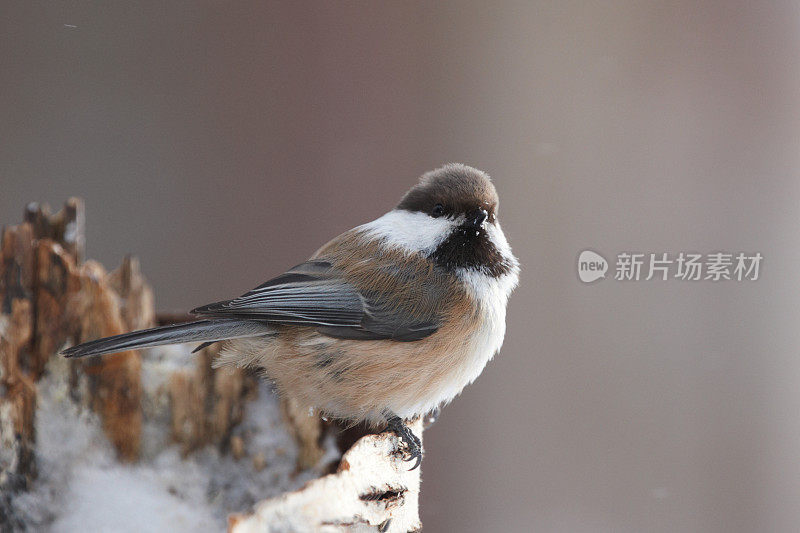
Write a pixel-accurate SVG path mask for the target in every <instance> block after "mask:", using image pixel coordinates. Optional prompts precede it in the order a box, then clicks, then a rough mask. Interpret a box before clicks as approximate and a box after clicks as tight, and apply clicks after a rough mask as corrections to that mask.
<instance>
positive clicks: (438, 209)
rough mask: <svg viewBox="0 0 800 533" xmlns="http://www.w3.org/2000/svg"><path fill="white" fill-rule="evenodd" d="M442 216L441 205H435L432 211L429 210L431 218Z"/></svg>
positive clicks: (442, 207)
mask: <svg viewBox="0 0 800 533" xmlns="http://www.w3.org/2000/svg"><path fill="white" fill-rule="evenodd" d="M442 215H444V206H443V205H442V204H436V205H435V206H433V209H432V210H431V216H432V217H434V218H438V217H440V216H442Z"/></svg>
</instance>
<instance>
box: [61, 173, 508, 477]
mask: <svg viewBox="0 0 800 533" xmlns="http://www.w3.org/2000/svg"><path fill="white" fill-rule="evenodd" d="M498 204H499V200H498V195H497V191H496V189H495V187H494V185H493V183H492V181H491V179H490V177H489V176H488V175H487V174H486V173H485V172H483V171H480V170H478V169H476V168H473V167H470V166H467V165H463V164H457V163H450V164H446V165H444V166H442V167H441V168H438V169H436V170H433V171H430V172H427V173H425V174H423V175H422V176H421V177H420V179H419V181H418V183H416V184H415V185H414V186H413V187H412V188H411V189H410V190H409V191H408V192H407V193H406V194H405V195H404V196H403V197H402V199H401V200H400V203H399V204H397V206H396V207H395V208H393V209H391V210H390V211H388V212H387V213H386V214H384V215H383V216H381V217H379V218H377V219H375V220H373V221H371V222H368V223H366V224H362V225H360V226H357V227H355V228H353V229H351V230H349V231H346V232H345V233H343V234H341V235H339V236H338V237H336V238H334V239H333V240H331V241H330V242H328V243H327V244H325V245H324V246H322V247H321V248H320V249H318V250H317V251H316V252H315V253H314V254H313V255H311V257H310V258H309V259H308V260H307V261H305V262H303V263H301V264H299V265H297V266H295V267H293V268H290V269H289V270H287V271H286V272H284V273H283V274H281V275H279V276H277V277H274V278H272V279H270V280H269V281H267V282H265V283H263V284H261V285H259V286H258V287H256V288H255V289H253V290H251V291H249V292H247V293H245V294H243V295H242V296H239V297H237V298H233V299H230V300H225V301H221V302H216V303H211V304H208V305H203V306H201V307H197V308H196V309H193V310H192V311H191V314H192V315H194V316H195V317H196V318H197V320H195V321H193V322H189V323H182V324H173V325H167V326H161V327H156V328H151V329H145V330H140V331H134V332H131V333H124V334H121V335H115V336H113V337H107V338H102V339H98V340H93V341H89V342H85V343H83V344H78V345H76V346H72V347H69V348H66V349H64V350H63V351H62V352H61V353H62V354H63V356H64V357H68V358H73V357H87V356H99V355H104V354H110V353H115V352H120V351H126V350H132V349H139V348H146V347H152V346H159V345H166V344H180V343H189V342H199V343H201V344H200V345H199V346H198V347H197V349H196V350H195V351H197V350H199V349H201V348H203V347H205V346H208V345H210V344H213V343H216V342H220V343H222V344H221V346H220V351H219V356H218V358H217V360H216V361H215V362H214V364H215V366H216V367H220V366H226V365H232V366H236V367H253V368H256V369H258V370H260V371H261V372H263V374H264V375H265V376H266V377H267V378H268V379H269V380H271V381H272V382H273V383H274V385H275V388H276V389H277V391H278V393H279V394H282V395H289V396H291V397H292V398H293V399H294V400H295V401H297V403H298V405H302V406H303V407H308V408H309V410H311V411H317V412H319V413H321V414H322V415H323V416H324V417H325V418H332V419H338V420H341V421H344V422H348V423H353V424H356V423H366V424H367V425H368V426H370V427H373V428H385V430H386V431H391V432H394V433H396V434H397V436H398V438H399V442H400V445H401V446H402V448H403V455H404V456H405V457H404V458H405V459H406V460H407V461H411V460H415V464H414V465H413V467H412V469H414V468H416V467H417V466H419V464H420V461H421V460H422V454H423V450H422V445H421V441H420V439H419V437H418V436H417V435H415V434H414V432H413V431H412V430H411V429H410V428H409V427H408V422H410V421H413V420H416V419H418V418H419V417H422V416H425V415H426V414H428V413H431V412H434V411H437V412H438V409H439V408H440V407H442V406H444V405H446V404H447V403H449V402H450V401H451V400H453V399H454V398H455V397H456V396H457V395H458V394H459V393H460V392H461V391H462V389H463V388H464V387H465V386H467V385H468V384H470V383H472V382H473V381H474V380H475V379H476V378H477V377H478V376H479V375H480V373H481V372H482V371H483V369H484V367H485V366H486V364H487V363H488V361H489V360H491V359H492V358H493V357H494V356H495V354H496V353H497V352H498V351H499V350H500V348H501V346H502V344H503V339H504V337H505V331H506V307H507V304H508V300H509V296H510V295H511V293H512V291H513V290H514V289H515V287H516V286H517V284H518V281H519V271H520V266H519V262H518V260H517V259H516V257H514V254H513V253H512V250H511V247H510V245H509V243H508V241H507V239H506V237H505V235H504V233H503V230H502V229H501V227H500V221H499V219H498V208H499V205H498Z"/></svg>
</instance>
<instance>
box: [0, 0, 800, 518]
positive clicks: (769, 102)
mask: <svg viewBox="0 0 800 533" xmlns="http://www.w3.org/2000/svg"><path fill="white" fill-rule="evenodd" d="M695 4H696V3H695V2H671V3H662V4H658V5H656V4H654V3H636V2H574V3H567V2H548V3H492V4H491V5H489V4H488V3H483V2H460V3H453V4H439V3H435V4H430V3H428V2H403V3H400V2H397V3H371V2H359V3H353V2H349V3H337V4H334V3H327V2H326V3H323V2H285V3H263V2H253V3H249V4H245V3H223V2H207V1H206V2H169V3H162V2H144V3H142V2H135V3H129V2H114V3H90V2H61V3H38V2H22V1H15V2H3V3H2V5H1V6H0V72H2V75H3V82H2V83H1V84H0V117H1V120H0V183H1V184H2V187H1V188H0V190H2V194H1V195H0V224H8V223H13V222H15V221H17V220H19V218H20V216H21V211H22V206H23V205H24V203H25V202H27V201H30V200H39V201H48V202H50V203H51V204H55V205H59V204H60V203H61V202H62V201H63V200H64V199H65V198H66V197H68V196H70V195H78V196H82V197H83V198H85V199H86V204H87V211H88V216H87V219H88V220H87V224H88V226H87V234H88V255H89V256H90V257H94V258H96V259H99V260H100V261H102V262H103V263H104V264H106V265H107V266H109V267H112V266H115V265H116V264H117V263H118V262H119V260H120V259H121V257H122V256H123V255H124V254H125V253H128V252H132V253H135V254H137V255H138V256H139V257H140V258H141V260H142V264H143V267H144V270H145V273H146V275H147V276H148V278H149V280H150V281H151V282H152V284H153V285H154V287H155V290H156V295H157V300H158V306H159V308H161V309H175V310H177V309H186V308H190V307H192V306H195V305H198V304H202V303H206V302H208V301H212V300H217V299H222V298H226V297H230V296H232V295H235V294H239V293H241V292H243V291H245V290H247V289H249V288H251V287H252V286H254V285H256V284H258V283H260V282H261V281H263V280H264V279H266V278H268V277H270V276H272V275H275V274H278V273H280V272H281V271H282V269H284V268H285V267H288V266H290V265H293V264H296V263H298V262H300V261H302V260H303V259H305V258H306V257H307V256H308V255H309V254H310V253H311V252H313V251H314V250H315V249H316V247H317V246H318V245H320V244H322V243H323V242H325V241H326V240H327V239H328V238H329V237H332V236H334V235H335V234H337V233H339V232H340V231H343V230H345V229H347V228H350V227H351V226H353V225H356V224H359V223H362V222H366V221H368V220H370V219H372V218H374V217H376V216H378V215H380V214H381V213H383V212H384V211H386V210H387V209H388V208H390V207H391V206H392V205H393V204H394V203H395V202H396V201H397V200H398V199H399V197H400V195H401V194H402V193H403V192H404V191H405V189H407V188H408V187H409V186H410V185H411V184H412V183H413V182H414V180H415V179H416V177H417V176H418V175H419V174H421V173H422V172H423V171H425V170H429V169H431V168H434V167H436V166H438V165H440V164H441V163H444V162H447V161H461V162H465V163H468V164H472V165H474V166H477V167H480V168H482V169H485V170H487V171H488V172H489V173H490V174H491V175H492V176H493V177H494V179H495V183H496V185H497V188H498V189H499V192H500V196H501V199H502V213H501V219H502V221H503V224H504V228H505V229H506V233H507V235H508V236H509V239H510V241H511V243H512V245H513V246H514V249H515V251H516V253H517V255H518V256H519V257H520V260H521V261H522V264H523V265H524V272H523V278H522V284H521V286H520V288H519V289H518V291H517V293H516V294H515V295H514V297H513V298H512V301H511V304H510V310H509V323H508V335H507V339H506V344H505V347H504V349H503V351H502V353H501V354H500V355H499V356H498V357H497V358H496V359H495V361H493V362H492V363H491V364H490V365H489V366H488V367H487V369H486V371H485V372H484V374H483V375H482V376H481V378H480V379H479V380H478V381H477V382H476V384H474V385H473V386H471V387H469V388H467V389H466V391H465V392H464V394H463V395H462V396H461V397H460V398H459V399H458V400H457V401H455V403H454V404H452V405H451V406H450V407H449V408H447V409H445V410H444V412H443V415H442V417H441V419H440V421H439V422H437V424H436V425H435V426H434V427H433V428H432V429H431V430H430V431H428V432H427V433H426V441H425V445H426V449H427V456H426V460H425V463H424V467H423V469H424V470H423V474H424V483H423V508H422V515H423V523H424V524H425V530H426V531H462V532H483V531H545V532H561V531H566V532H583V531H586V532H597V531H615V532H616V531H626V532H628V531H630V532H637V531H663V532H673V531H720V532H723V531H724V532H731V531H741V532H751V531H794V530H796V528H797V523H798V521H800V506H798V502H800V460H798V457H800V353H798V349H797V347H798V340H800V328H799V327H798V318H800V299H799V298H798V296H797V291H798V283H797V278H796V272H797V269H798V266H799V265H800V248H799V247H798V230H797V225H798V220H800V203H799V202H798V193H799V192H800V181H799V180H798V173H799V171H800V105H799V104H798V103H799V102H800V100H798V97H800V94H799V90H800V63H799V62H798V61H799V59H798V58H800V8H798V6H797V4H796V3H794V2H785V3H782V2H776V3H769V4H767V3H762V5H760V6H756V5H755V3H753V2H728V1H717V2H705V3H703V6H697V5H695ZM584 248H591V249H594V250H597V251H599V252H601V253H603V254H604V255H606V257H607V258H609V259H612V260H613V257H614V255H615V254H616V253H618V252H621V251H643V252H678V251H699V252H713V251H719V250H723V251H728V252H739V251H747V252H755V251H759V252H761V253H762V254H763V255H764V257H765V259H764V263H763V265H762V273H761V279H760V280H759V281H756V282H726V283H718V284H714V283H712V282H710V281H702V282H695V283H689V282H681V281H667V282H661V281H651V282H644V281H640V282H631V283H621V282H617V281H613V280H612V279H607V280H605V281H600V282H597V283H595V284H592V285H583V284H581V283H580V282H579V281H578V279H577V276H576V273H575V260H576V257H577V254H578V252H580V251H581V250H583V249H584Z"/></svg>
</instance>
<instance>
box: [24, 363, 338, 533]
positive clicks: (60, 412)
mask: <svg viewBox="0 0 800 533" xmlns="http://www.w3.org/2000/svg"><path fill="white" fill-rule="evenodd" d="M185 351H186V352H188V350H185ZM177 352H179V350H175V349H174V348H170V349H168V350H150V351H149V352H148V353H147V354H146V357H144V358H143V359H144V365H143V383H144V384H145V396H146V400H147V401H150V402H154V400H153V398H155V396H156V391H157V388H158V384H159V383H163V382H164V380H165V379H166V378H165V376H166V375H168V374H169V373H170V372H171V371H172V370H174V369H175V368H177V367H180V366H183V365H185V364H190V361H191V360H190V358H189V357H188V356H186V355H187V354H182V353H177ZM62 364H64V365H65V364H66V362H64V361H61V360H57V359H56V358H54V359H53V361H52V367H50V368H49V375H47V376H45V377H44V378H43V379H42V380H41V381H40V382H39V383H38V390H39V398H38V406H37V413H36V431H37V445H36V459H37V465H38V470H39V475H38V478H37V479H36V481H35V482H34V486H33V487H32V489H31V490H30V491H29V492H23V493H20V494H17V495H15V496H13V501H12V506H13V511H14V513H15V514H16V515H17V516H18V517H19V518H21V519H22V521H23V522H24V523H25V524H26V525H27V526H28V527H29V529H30V530H32V531H50V532H53V533H77V532H81V533H82V532H85V531H92V532H115V533H125V532H137V533H138V532H141V531H171V532H175V533H182V532H187V533H189V532H191V533H199V532H204V531H224V530H225V528H226V523H227V522H226V521H227V516H228V514H230V513H236V512H246V511H249V510H250V508H251V507H252V505H253V504H254V503H256V502H258V501H260V500H263V499H264V498H269V497H274V496H277V495H279V494H281V493H283V492H286V491H290V490H296V489H298V488H300V487H301V486H302V485H303V484H305V483H306V482H308V481H310V480H311V479H314V478H317V477H319V476H320V474H321V471H320V470H317V471H314V470H310V471H306V472H301V473H299V474H296V473H295V460H296V450H295V446H294V442H293V440H292V438H291V436H290V435H289V434H288V432H287V430H286V428H285V427H284V426H283V422H282V421H281V414H280V407H279V404H278V401H277V398H276V397H275V396H274V395H273V394H272V393H271V392H270V391H269V388H268V387H267V385H261V386H260V388H259V396H258V399H257V400H254V401H252V402H250V403H249V404H248V405H247V407H246V411H245V412H246V414H245V419H244V421H243V422H242V423H241V424H240V425H239V426H237V427H236V428H235V430H234V434H237V435H240V436H242V438H243V439H244V441H245V443H246V448H247V450H246V451H247V456H245V457H243V458H242V459H240V460H238V461H237V460H235V459H234V458H233V457H231V456H230V455H223V454H221V453H220V452H219V450H217V448H216V447H213V446H207V447H205V448H203V449H201V450H198V451H197V452H195V453H192V454H191V455H189V456H188V457H187V458H181V455H180V453H179V450H178V448H177V447H176V446H175V445H170V444H168V442H169V439H168V431H169V429H168V427H166V426H165V424H164V421H163V418H164V417H163V416H162V417H161V418H162V420H160V419H158V418H155V419H154V418H152V416H153V414H154V413H157V412H159V411H160V408H159V407H158V405H157V403H158V402H155V403H153V404H152V405H149V406H148V405H145V408H144V412H145V428H144V430H145V434H144V438H145V440H147V439H152V438H153V437H155V436H156V434H157V433H158V432H161V433H162V435H161V437H162V439H161V441H163V442H164V447H161V448H160V449H159V447H158V446H155V448H154V449H152V450H149V451H147V452H146V453H143V454H142V455H143V458H142V460H141V461H140V462H138V463H136V464H133V465H125V464H120V463H119V462H117V460H116V457H115V453H114V450H113V448H112V446H111V444H110V443H109V442H108V440H107V439H106V437H105V435H104V434H103V431H102V429H101V424H100V421H99V420H98V418H97V416H96V415H95V414H94V413H92V412H91V411H90V410H89V409H87V408H85V407H82V406H79V405H78V404H76V403H75V401H74V400H73V399H72V398H70V395H69V387H68V385H67V381H66V376H68V372H66V371H65V367H61V366H60V365H62ZM148 411H151V412H150V413H148ZM155 440H156V441H158V439H155ZM146 447H147V446H145V448H146ZM326 447H327V454H326V457H325V458H324V459H323V460H322V461H320V468H323V467H324V466H325V465H326V464H327V462H328V461H330V460H333V459H334V458H337V457H338V454H337V452H336V450H335V444H334V442H333V440H332V439H329V440H328V441H327V443H326ZM256 454H261V455H263V457H264V458H265V459H266V464H267V466H266V468H264V469H263V470H262V471H260V472H259V471H257V470H256V469H255V468H254V467H253V460H252V458H253V457H254V456H255V455H256Z"/></svg>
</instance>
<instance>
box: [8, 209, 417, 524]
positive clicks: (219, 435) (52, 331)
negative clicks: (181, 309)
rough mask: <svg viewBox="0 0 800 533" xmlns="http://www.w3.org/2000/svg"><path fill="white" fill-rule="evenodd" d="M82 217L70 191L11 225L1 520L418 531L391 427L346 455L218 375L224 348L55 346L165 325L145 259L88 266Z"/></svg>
mask: <svg viewBox="0 0 800 533" xmlns="http://www.w3.org/2000/svg"><path fill="white" fill-rule="evenodd" d="M83 227H84V216H83V204H82V202H81V201H80V200H78V199H74V198H73V199H70V200H68V201H67V203H66V205H65V206H64V208H63V209H62V210H61V211H59V212H58V213H55V214H51V213H50V210H49V208H48V207H47V206H40V205H38V204H30V205H29V206H28V207H27V208H26V210H25V214H24V219H23V222H22V223H21V224H19V225H17V226H13V227H8V228H4V229H3V231H2V240H1V241H0V530H2V531H25V530H36V531H39V530H43V529H44V530H47V529H48V528H53V529H55V530H59V531H73V530H74V531H78V530H91V529H102V528H106V529H114V530H117V531H126V530H127V531H136V530H139V529H151V530H153V529H158V528H159V527H158V525H159V524H160V525H161V526H163V527H165V528H168V529H170V530H172V531H182V530H185V531H190V530H192V531H195V530H197V528H198V527H201V528H203V529H204V530H209V529H211V530H214V529H224V528H225V527H226V524H227V528H228V529H229V531H234V532H239V533H242V532H253V531H265V532H266V531H281V532H303V531H332V532H333V531H377V530H380V531H397V532H401V531H413V530H417V529H419V527H420V523H419V516H418V498H419V483H420V477H419V476H420V474H419V469H417V470H414V471H409V470H408V468H409V464H408V463H405V462H404V461H402V460H401V459H400V458H398V457H397V456H396V453H395V452H396V449H397V446H398V444H399V443H398V441H397V438H396V437H395V436H394V435H392V434H381V435H366V436H360V435H359V436H360V438H358V439H357V440H356V441H355V444H353V445H352V446H350V447H349V450H346V452H345V453H344V455H343V456H341V452H340V450H339V447H338V446H337V438H336V433H337V431H338V430H337V428H336V426H335V425H332V424H330V423H324V422H323V421H321V420H320V419H319V418H318V417H313V416H311V415H310V414H309V413H308V412H307V410H303V409H300V408H299V407H298V406H297V405H295V404H294V403H293V402H292V400H291V398H287V399H284V400H283V401H282V402H281V405H279V403H278V400H277V399H276V398H275V397H274V395H273V394H271V393H270V391H269V390H268V388H267V387H266V386H265V385H264V383H263V382H259V380H258V379H257V378H256V377H255V376H253V375H251V374H248V373H246V372H245V371H243V370H235V371H231V370H228V369H224V370H214V369H212V361H213V360H214V358H215V357H216V355H217V348H216V346H215V345H212V346H209V347H207V348H204V349H203V350H201V351H200V352H199V353H198V354H195V355H194V356H192V355H191V354H190V353H189V349H188V348H177V347H163V348H152V349H148V350H143V351H141V352H139V351H128V352H124V353H121V354H116V355H108V356H102V357H98V358H91V359H83V360H66V359H63V358H61V357H60V356H59V355H57V352H58V351H59V350H60V349H62V348H63V347H65V346H67V345H70V344H75V343H79V342H84V341H87V340H91V339H94V338H97V337H103V336H108V335H115V334H118V333H123V332H126V331H130V330H134V329H141V328H146V327H150V326H152V325H154V324H155V323H156V322H157V317H156V314H155V311H154V296H153V291H152V290H151V288H150V287H149V285H148V284H147V282H146V281H145V279H144V277H143V276H142V273H141V269H140V265H139V262H138V261H137V260H136V259H135V258H132V257H126V258H124V259H123V261H122V264H121V265H120V267H119V268H117V269H116V270H114V271H112V272H110V273H108V272H107V271H106V270H105V269H104V268H103V267H102V265H100V264H99V263H97V262H94V261H84V259H83V254H84V233H83ZM414 431H415V432H416V433H417V434H418V435H421V432H422V428H421V423H418V424H417V426H416V427H415V429H414ZM345 441H346V439H344V438H339V442H340V443H341V442H345ZM350 442H351V443H352V439H351V441H350ZM330 472H332V473H330ZM104 482H108V483H110V486H111V487H114V489H111V490H105V489H104V488H103V487H104V485H103V483H104ZM118 487H119V491H120V492H121V494H122V495H121V497H119V498H117V497H115V494H114V493H115V492H117V488H118ZM123 489H124V490H123ZM87 491H88V493H87ZM92 491H95V492H92ZM137 491H139V492H138V493H141V496H142V497H141V499H140V500H137V501H138V502H139V503H134V504H133V505H136V507H135V508H133V509H132V508H131V507H130V506H131V505H132V504H131V501H130V500H131V498H129V497H128V496H129V495H130V494H137ZM263 498H267V499H263ZM262 499H263V501H259V500H262ZM141 502H144V503H141ZM147 502H150V504H148V503H147ZM148 505H149V507H148ZM126 512H129V513H130V516H129V517H128V518H125V513H126ZM115 520H116V521H115Z"/></svg>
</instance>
